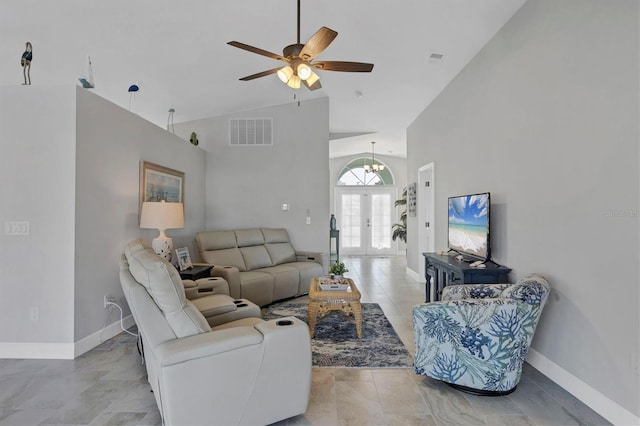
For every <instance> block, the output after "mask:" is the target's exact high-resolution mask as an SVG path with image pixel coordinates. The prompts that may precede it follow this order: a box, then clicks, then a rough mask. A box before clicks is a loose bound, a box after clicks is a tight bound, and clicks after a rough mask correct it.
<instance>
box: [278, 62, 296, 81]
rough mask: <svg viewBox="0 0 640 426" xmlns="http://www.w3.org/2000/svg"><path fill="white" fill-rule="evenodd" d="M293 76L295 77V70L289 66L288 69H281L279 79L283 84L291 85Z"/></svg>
mask: <svg viewBox="0 0 640 426" xmlns="http://www.w3.org/2000/svg"><path fill="white" fill-rule="evenodd" d="M292 76H293V68H291V67H290V66H289V65H287V66H286V67H283V68H280V69H279V70H278V78H279V79H280V81H282V82H283V83H289V80H290V79H291V77H292Z"/></svg>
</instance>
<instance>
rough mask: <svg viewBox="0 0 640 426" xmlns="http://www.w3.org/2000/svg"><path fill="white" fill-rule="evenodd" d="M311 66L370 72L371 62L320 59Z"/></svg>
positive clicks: (329, 69) (322, 68)
mask: <svg viewBox="0 0 640 426" xmlns="http://www.w3.org/2000/svg"><path fill="white" fill-rule="evenodd" d="M311 66H312V67H314V68H316V69H319V70H323V71H344V72H371V70H372V69H373V64H367V63H364V62H345V61H320V62H314V63H312V64H311Z"/></svg>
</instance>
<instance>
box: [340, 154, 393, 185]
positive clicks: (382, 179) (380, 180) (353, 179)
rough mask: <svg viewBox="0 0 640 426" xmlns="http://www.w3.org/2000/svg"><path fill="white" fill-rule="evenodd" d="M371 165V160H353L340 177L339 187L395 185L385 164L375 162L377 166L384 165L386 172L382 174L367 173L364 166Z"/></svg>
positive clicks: (341, 172)
mask: <svg viewBox="0 0 640 426" xmlns="http://www.w3.org/2000/svg"><path fill="white" fill-rule="evenodd" d="M365 164H371V160H370V159H368V158H364V157H362V158H356V159H354V160H351V161H350V162H349V163H348V164H347V165H346V166H344V168H343V169H342V170H341V171H340V174H339V175H338V185H352V186H357V185H362V186H370V185H393V183H394V182H393V175H392V174H391V171H390V170H389V167H387V166H386V165H385V164H384V163H382V162H381V161H378V160H375V164H378V165H384V166H385V167H384V170H383V171H381V172H376V173H373V172H369V173H367V172H365V170H364V165H365Z"/></svg>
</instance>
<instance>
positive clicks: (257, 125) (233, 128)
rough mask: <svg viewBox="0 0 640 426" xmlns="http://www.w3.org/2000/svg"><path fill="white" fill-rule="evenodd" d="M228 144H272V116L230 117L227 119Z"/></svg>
mask: <svg viewBox="0 0 640 426" xmlns="http://www.w3.org/2000/svg"><path fill="white" fill-rule="evenodd" d="M229 145H231V146H264V145H273V118H232V119H230V120H229Z"/></svg>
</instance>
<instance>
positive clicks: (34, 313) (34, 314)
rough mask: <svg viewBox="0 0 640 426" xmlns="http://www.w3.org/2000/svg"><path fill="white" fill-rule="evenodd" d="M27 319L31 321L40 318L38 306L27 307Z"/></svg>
mask: <svg viewBox="0 0 640 426" xmlns="http://www.w3.org/2000/svg"><path fill="white" fill-rule="evenodd" d="M29 319H30V320H31V321H33V322H36V321H38V320H40V308H38V307H37V306H32V307H31V308H29Z"/></svg>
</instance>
